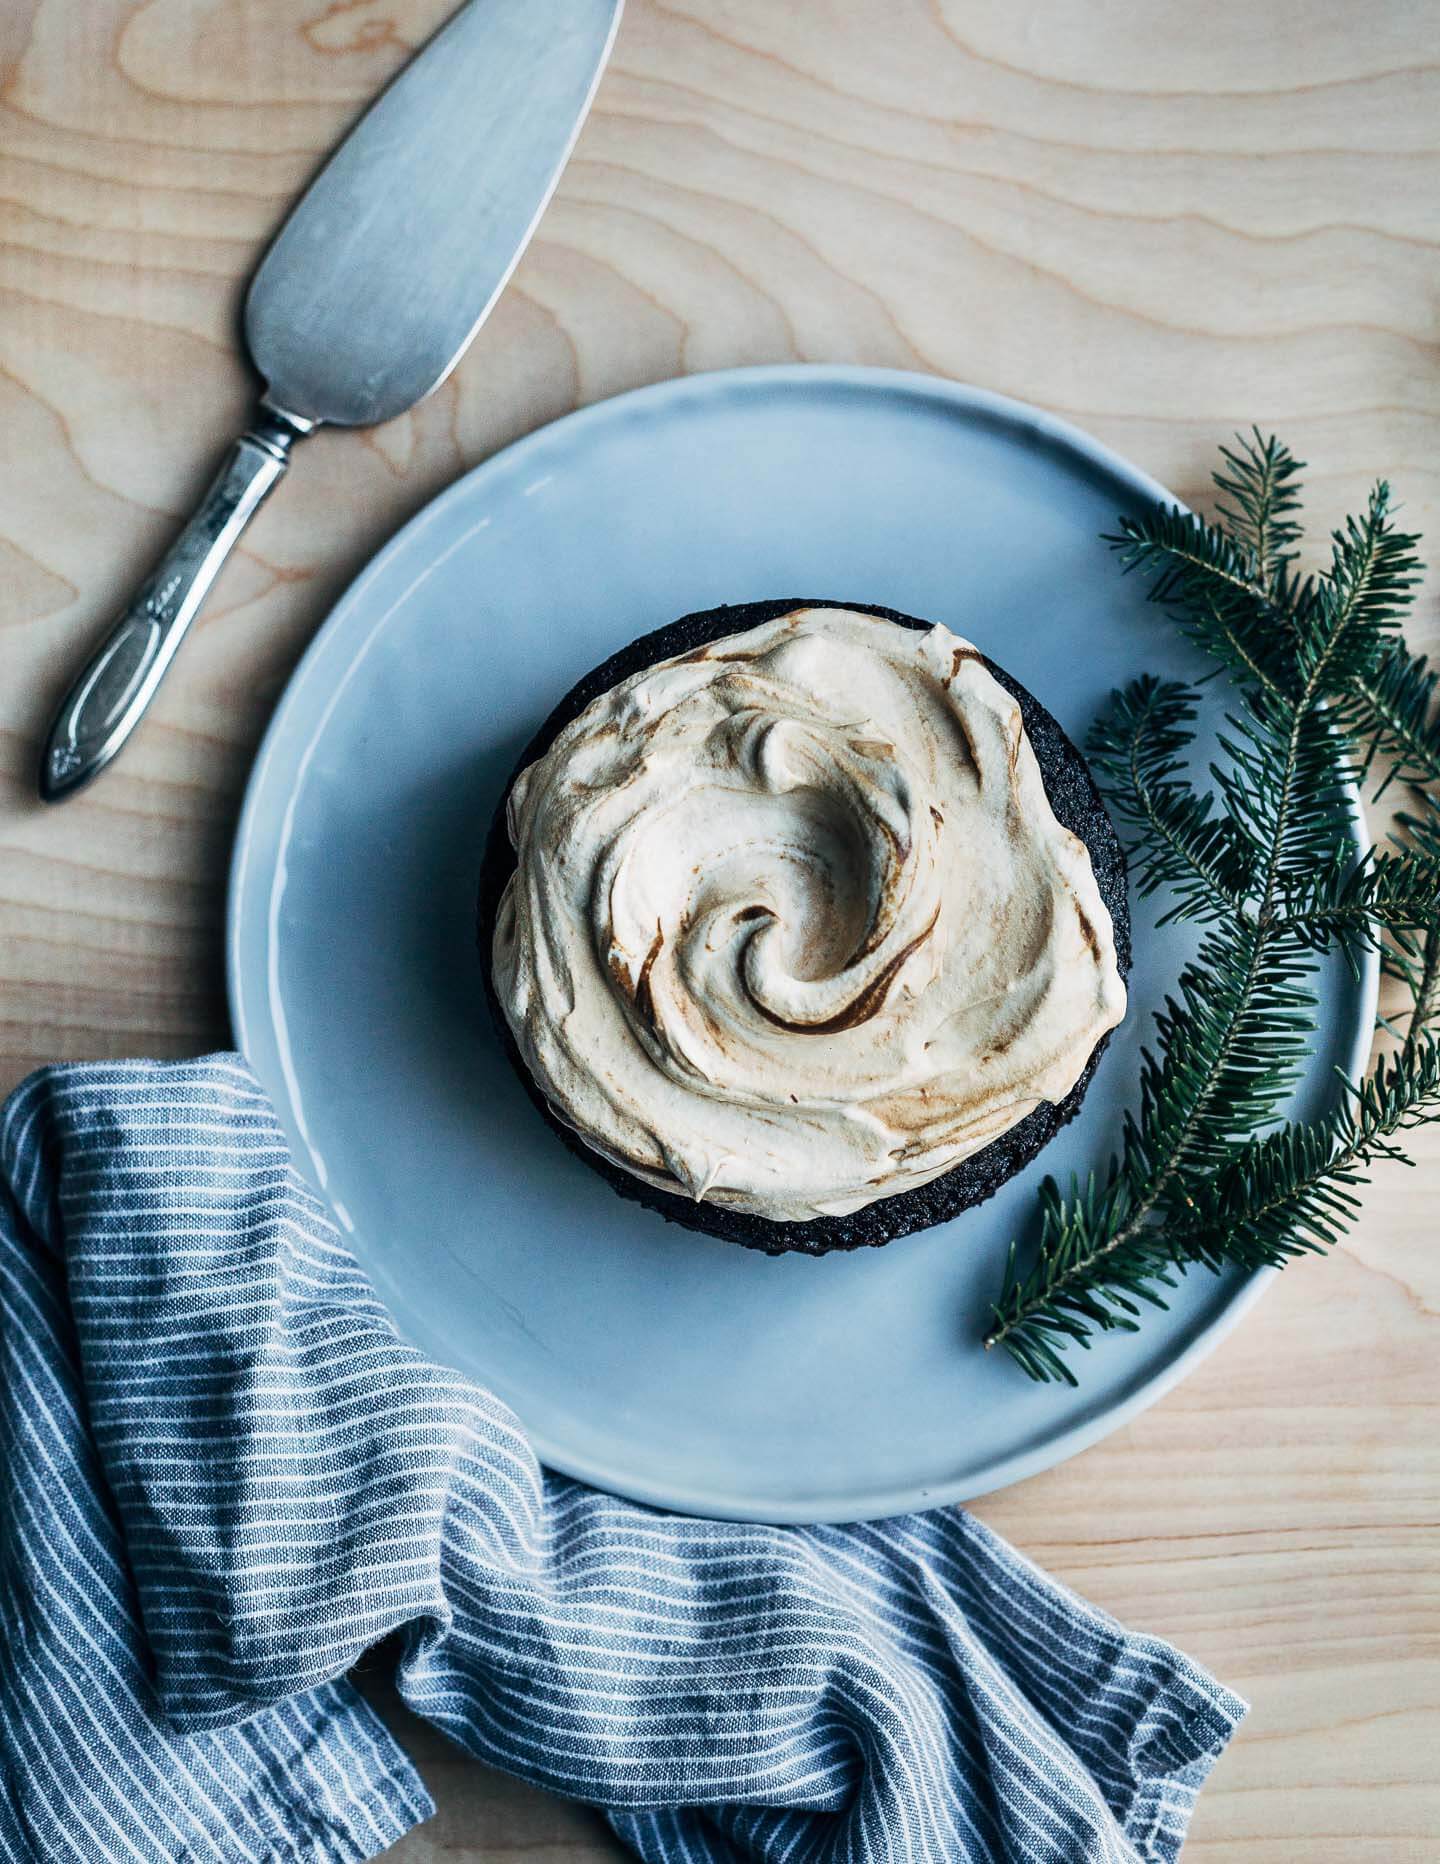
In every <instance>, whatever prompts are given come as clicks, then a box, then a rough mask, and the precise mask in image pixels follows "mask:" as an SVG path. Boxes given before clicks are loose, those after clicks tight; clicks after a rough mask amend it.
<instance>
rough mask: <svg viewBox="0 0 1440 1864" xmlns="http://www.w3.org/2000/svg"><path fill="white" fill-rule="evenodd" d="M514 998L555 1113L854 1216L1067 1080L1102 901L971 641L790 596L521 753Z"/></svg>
mask: <svg viewBox="0 0 1440 1864" xmlns="http://www.w3.org/2000/svg"><path fill="white" fill-rule="evenodd" d="M508 824H509V830H510V836H511V840H512V842H513V843H514V847H515V853H516V869H515V872H514V874H513V876H512V877H511V880H510V882H509V884H508V886H507V888H506V891H505V895H504V898H503V899H502V901H501V905H500V910H499V913H498V915H497V919H496V928H495V940H494V953H493V970H494V982H495V989H496V994H497V996H498V998H499V1001H500V1004H501V1006H502V1008H503V1010H504V1013H505V1016H506V1019H507V1021H508V1023H509V1025H510V1028H511V1030H512V1032H513V1034H514V1036H515V1040H516V1043H517V1045H518V1047H519V1049H520V1052H521V1055H522V1057H523V1059H524V1061H525V1063H526V1065H527V1066H528V1067H529V1069H530V1070H531V1073H532V1074H533V1076H534V1078H535V1080H536V1082H537V1083H538V1084H539V1086H540V1088H541V1090H542V1091H543V1093H544V1094H545V1096H546V1099H547V1100H548V1102H549V1104H550V1105H551V1107H552V1108H553V1109H554V1110H555V1112H556V1114H557V1115H558V1116H559V1117H560V1118H561V1119H562V1120H564V1121H565V1122H566V1123H567V1124H568V1125H569V1126H571V1127H572V1128H573V1129H574V1130H575V1131H576V1132H577V1133H578V1134H579V1135H580V1137H581V1138H582V1139H584V1140H585V1141H586V1143H587V1144H588V1145H590V1146H591V1147H593V1148H594V1150H595V1151H596V1152H598V1153H600V1154H601V1155H602V1156H603V1157H605V1158H607V1159H609V1160H611V1161H613V1162H614V1163H615V1164H617V1165H620V1166H623V1167H624V1168H625V1169H626V1170H627V1171H630V1172H632V1173H633V1174H634V1175H635V1176H636V1177H638V1178H641V1179H643V1180H644V1181H645V1182H646V1183H648V1184H651V1185H653V1186H655V1187H656V1188H657V1189H661V1190H666V1191H671V1192H679V1193H682V1194H685V1195H688V1196H690V1197H693V1198H696V1199H701V1198H704V1199H708V1200H712V1201H713V1202H714V1203H716V1204H719V1205H725V1206H729V1207H731V1208H734V1209H737V1210H743V1211H747V1212H750V1213H753V1214H755V1215H757V1216H761V1217H766V1218H769V1219H771V1220H773V1221H776V1222H781V1223H784V1222H801V1221H804V1220H806V1219H809V1218H812V1217H817V1216H841V1215H844V1214H846V1213H847V1212H850V1211H853V1210H858V1209H860V1208H861V1207H862V1206H864V1205H866V1204H869V1203H872V1202H874V1201H875V1200H876V1199H879V1198H884V1197H890V1196H893V1195H895V1194H896V1193H897V1192H900V1191H905V1190H910V1189H912V1188H913V1187H915V1186H917V1185H921V1184H925V1183H926V1182H928V1181H929V1180H930V1179H932V1178H936V1177H938V1176H939V1175H940V1174H941V1173H942V1172H946V1171H948V1170H950V1169H951V1167H953V1166H955V1165H957V1164H959V1163H960V1161H961V1160H963V1159H965V1158H968V1157H969V1156H970V1155H971V1154H972V1153H975V1152H977V1151H979V1150H980V1148H981V1147H983V1146H985V1145H987V1144H988V1143H989V1142H990V1141H991V1140H993V1139H995V1138H996V1137H997V1136H998V1135H999V1134H1001V1133H1003V1132H1004V1131H1006V1130H1007V1129H1008V1128H1009V1127H1011V1126H1013V1125H1015V1124H1016V1123H1017V1122H1018V1121H1019V1120H1021V1119H1023V1118H1024V1117H1025V1115H1026V1114H1027V1113H1029V1112H1030V1111H1031V1110H1032V1109H1033V1108H1034V1107H1036V1106H1037V1105H1038V1104H1039V1103H1040V1102H1042V1101H1051V1102H1054V1101H1059V1100H1061V1099H1063V1098H1064V1096H1065V1095H1066V1094H1067V1093H1068V1092H1069V1091H1070V1089H1071V1088H1072V1087H1073V1086H1074V1085H1075V1083H1076V1082H1077V1080H1078V1079H1079V1078H1080V1075H1081V1074H1082V1072H1083V1070H1084V1068H1085V1064H1086V1062H1087V1061H1088V1059H1089V1057H1090V1054H1091V1052H1092V1051H1093V1049H1094V1048H1095V1045H1096V1044H1097V1043H1098V1042H1099V1041H1100V1039H1101V1037H1102V1036H1103V1035H1104V1034H1105V1033H1106V1032H1107V1031H1108V1030H1110V1029H1112V1028H1114V1027H1115V1025H1116V1024H1117V1023H1118V1022H1119V1021H1120V1020H1121V1018H1122V1016H1123V1015H1124V1012H1125V987H1124V984H1123V982H1122V980H1121V977H1120V972H1119V969H1118V966H1117V963H1116V955H1115V945H1114V938H1113V931H1112V927H1111V921H1110V915H1109V913H1108V911H1107V910H1106V907H1105V904H1104V901H1103V900H1102V899H1101V897H1100V893H1099V890H1098V888H1097V886H1096V882H1095V877H1094V874H1093V872H1092V870H1091V866H1090V857H1089V854H1088V852H1087V850H1086V848H1085V845H1084V843H1083V842H1081V841H1080V840H1079V839H1078V838H1077V837H1076V836H1075V835H1073V834H1071V833H1070V832H1069V831H1068V830H1067V829H1065V828H1063V827H1062V826H1061V825H1060V823H1058V822H1057V821H1056V819H1055V816H1054V813H1053V811H1052V809H1051V807H1050V802H1049V799H1048V797H1047V796H1046V793H1045V786H1044V782H1043V780H1042V777H1041V773H1040V767H1039V764H1038V763H1037V761H1036V758H1035V755H1034V752H1033V750H1032V749H1031V747H1030V743H1029V740H1028V739H1027V738H1026V736H1025V732H1024V729H1023V725H1022V721H1021V714H1020V708H1019V706H1018V704H1017V703H1016V701H1015V700H1014V699H1013V698H1012V697H1011V695H1010V694H1009V693H1008V692H1006V690H1005V689H1004V688H1003V687H1002V686H1001V685H1000V684H999V683H998V681H996V680H995V679H994V678H993V676H992V675H991V674H990V672H989V671H988V669H987V668H986V666H985V664H984V661H983V659H982V658H981V656H980V654H979V653H978V651H977V650H976V649H975V648H974V647H972V646H971V645H970V644H969V643H968V642H966V641H964V640H961V639H960V638H959V637H958V636H956V635H954V634H952V633H950V632H949V631H948V630H947V629H945V628H943V627H938V626H937V627H934V628H932V629H930V630H929V632H928V633H920V632H916V631H913V630H910V629H906V628H902V627H900V626H898V625H896V624H895V623H893V622H889V621H885V620H880V619H877V618H875V617H873V616H869V615H864V614H858V613H855V612H853V611H850V610H845V609H833V608H825V609H798V610H796V611H794V612H793V613H791V614H789V615H786V616H782V617H781V618H779V619H778V620H775V621H770V622H766V623H764V624H762V625H761V626H759V627H756V628H752V629H750V630H749V631H748V632H746V633H743V634H736V635H731V636H728V637H726V638H724V639H722V640H718V641H715V642H713V643H712V644H711V645H709V646H708V647H705V648H702V649H697V650H695V651H694V652H691V653H688V654H683V655H680V656H678V657H677V658H675V659H672V660H666V661H662V662H660V663H659V664H658V665H656V666H653V667H650V668H648V669H646V670H645V671H643V672H641V673H638V674H636V675H634V676H632V677H631V678H629V679H626V680H624V681H622V682H621V683H620V684H619V685H617V686H615V687H613V688H612V689H611V690H610V691H609V692H607V693H605V694H603V695H602V696H601V697H600V698H598V699H596V700H595V701H593V702H592V703H591V704H590V705H589V706H588V707H587V708H586V709H585V711H584V712H582V713H581V714H580V716H579V717H578V718H576V719H575V720H573V721H572V723H571V724H569V725H568V726H566V727H565V729H564V730H563V731H561V732H560V733H559V735H558V736H557V737H556V739H555V740H554V742H553V743H552V744H551V746H550V748H549V749H548V750H547V751H546V752H545V753H544V755H543V756H542V757H540V758H539V759H537V760H536V762H534V763H533V764H531V765H529V766H528V767H527V768H526V769H525V770H524V771H523V772H522V773H521V775H520V776H519V778H518V779H517V780H516V782H515V784H514V786H513V788H512V790H511V794H510V797H509V802H508Z"/></svg>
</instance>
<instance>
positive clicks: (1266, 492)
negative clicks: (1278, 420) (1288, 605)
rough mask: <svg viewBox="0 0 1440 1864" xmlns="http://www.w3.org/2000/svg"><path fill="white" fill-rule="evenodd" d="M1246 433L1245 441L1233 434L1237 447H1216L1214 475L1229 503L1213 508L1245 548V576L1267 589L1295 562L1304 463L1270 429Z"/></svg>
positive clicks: (1298, 536) (1271, 589)
mask: <svg viewBox="0 0 1440 1864" xmlns="http://www.w3.org/2000/svg"><path fill="white" fill-rule="evenodd" d="M1250 432H1251V438H1250V439H1249V440H1247V439H1246V438H1245V436H1244V435H1243V434H1237V436H1236V447H1238V448H1239V451H1238V452H1237V451H1236V450H1235V448H1232V447H1221V449H1220V456H1221V458H1222V459H1223V460H1224V461H1225V466H1224V467H1222V468H1220V470H1219V471H1217V472H1216V473H1215V474H1214V480H1215V485H1216V487H1217V488H1218V490H1219V491H1220V492H1221V493H1222V494H1223V497H1224V499H1226V500H1228V501H1229V502H1228V503H1223V502H1222V503H1221V504H1219V505H1218V506H1217V507H1216V510H1217V513H1218V516H1219V517H1220V519H1221V521H1222V523H1223V524H1224V525H1225V527H1226V529H1227V530H1228V532H1229V534H1230V536H1231V537H1232V538H1234V539H1235V541H1236V542H1237V543H1238V544H1240V545H1241V546H1242V547H1243V548H1244V549H1246V550H1248V552H1249V559H1250V560H1249V576H1250V580H1251V581H1252V582H1253V583H1255V584H1257V585H1258V586H1259V587H1260V588H1261V589H1263V590H1265V591H1266V592H1267V593H1272V592H1273V590H1274V587H1275V582H1276V578H1277V577H1278V576H1280V575H1283V574H1284V573H1286V572H1287V571H1288V569H1289V566H1290V565H1291V564H1292V563H1293V562H1294V561H1295V550H1294V546H1295V545H1296V544H1297V543H1298V542H1299V541H1300V534H1301V530H1300V525H1299V523H1298V521H1297V520H1296V518H1295V516H1294V514H1295V513H1296V512H1297V511H1298V510H1299V509H1300V492H1301V486H1300V474H1301V473H1302V472H1303V471H1304V470H1305V462H1304V461H1303V460H1297V459H1296V458H1295V457H1294V455H1293V454H1292V453H1291V452H1290V450H1289V448H1288V447H1285V446H1282V445H1281V443H1280V442H1279V441H1278V440H1277V439H1276V438H1275V437H1274V435H1273V434H1272V435H1268V436H1266V435H1262V434H1261V432H1260V430H1259V428H1258V427H1254V428H1252V429H1251V430H1250ZM1227 469H1228V470H1227Z"/></svg>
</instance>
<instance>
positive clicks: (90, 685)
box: [40, 409, 305, 803]
mask: <svg viewBox="0 0 1440 1864" xmlns="http://www.w3.org/2000/svg"><path fill="white" fill-rule="evenodd" d="M303 431H305V430H304V429H302V428H301V427H300V426H299V425H298V424H295V423H292V422H290V421H288V420H283V419H281V418H280V417H279V416H278V415H276V414H273V413H271V412H270V410H268V409H262V411H261V415H260V418H259V419H257V420H256V422H255V424H254V426H252V427H251V428H249V429H248V430H247V431H246V432H245V433H244V434H242V435H241V437H240V438H239V439H238V440H237V441H236V442H235V444H234V446H233V447H232V448H231V449H230V453H229V455H228V457H227V458H226V460H225V463H224V465H223V466H222V467H221V468H220V471H219V472H218V473H217V474H216V475H215V478H214V480H213V482H212V483H211V486H210V489H209V491H208V492H207V493H206V494H205V496H204V498H203V499H202V500H201V502H200V508H199V510H198V511H197V512H196V513H195V516H194V517H193V518H192V519H191V520H190V522H189V523H188V524H187V525H186V526H185V528H184V530H183V531H181V533H180V535H179V536H178V537H177V538H176V539H175V542H174V543H173V544H172V545H171V546H170V548H169V550H168V551H167V552H166V553H165V555H164V556H163V557H162V558H161V560H160V562H159V564H158V565H157V567H156V568H155V570H154V571H153V572H152V573H151V575H150V576H149V577H148V578H147V579H146V581H145V582H144V583H142V584H141V586H140V588H139V590H138V591H137V593H136V595H135V599H134V600H133V601H132V602H131V604H130V606H129V607H128V608H127V609H126V610H125V613H124V614H123V615H122V616H121V617H120V619H119V621H118V622H117V623H116V624H115V626H114V627H113V628H112V629H111V631H110V633H109V634H108V635H107V636H106V638H105V640H104V641H103V642H102V643H101V645H100V647H99V648H98V649H97V650H96V652H95V653H94V654H93V655H92V656H91V658H90V660H89V661H88V662H87V663H86V666H85V668H84V670H83V671H82V672H81V674H80V676H79V677H78V679H77V680H76V681H75V684H74V685H73V686H72V687H71V688H70V690H69V692H68V693H67V694H66V695H65V699H64V702H63V704H62V705H61V707H60V710H59V711H58V712H57V713H56V715H55V722H54V724H53V725H52V726H51V727H50V733H49V736H48V737H47V738H46V740H45V750H44V754H43V756H42V757H41V760H40V794H41V797H42V798H43V799H44V800H45V801H46V802H47V803H57V802H62V801H63V800H64V799H65V798H66V797H67V796H73V795H74V794H75V792H76V790H78V789H82V788H83V787H84V785H85V784H87V783H89V782H90V781H91V779H92V778H94V777H97V776H99V774H100V772H101V771H102V770H103V769H104V768H105V766H106V765H107V764H108V763H109V762H110V760H111V758H112V757H114V756H115V754H116V752H117V751H119V749H120V748H121V746H122V745H123V744H124V743H125V741H126V739H127V738H128V737H129V736H130V734H131V732H132V731H134V729H135V727H136V726H137V725H138V724H139V723H140V720H141V718H142V717H143V716H144V714H145V709H146V707H147V706H148V705H149V704H150V701H151V700H152V699H153V698H154V697H155V694H156V692H157V690H158V689H159V686H160V682H161V680H162V679H164V677H165V671H166V669H167V668H168V666H169V665H170V662H171V661H172V660H173V659H174V658H175V651H176V649H177V648H178V647H179V645H180V643H181V641H182V640H183V639H184V637H185V630H186V629H187V628H188V627H189V626H190V623H191V622H192V621H193V620H194V619H195V615H196V613H197V611H198V610H199V607H200V604H201V603H202V602H203V601H204V600H205V597H206V595H207V594H208V592H209V589H210V585H211V583H213V582H214V580H215V578H216V576H217V575H218V574H219V571H220V566H221V565H222V564H223V563H224V561H225V559H226V557H227V556H229V554H230V551H231V548H232V546H233V545H234V543H235V541H236V539H237V538H238V537H239V535H240V533H241V532H242V531H243V530H244V528H245V526H246V525H247V524H248V523H249V521H250V518H251V517H252V515H253V514H254V513H255V511H256V510H258V508H259V506H260V504H261V502H262V500H263V499H264V498H265V495H266V493H267V492H269V490H270V488H271V487H272V486H273V485H274V484H275V483H276V481H277V480H278V479H279V478H280V477H281V475H282V474H283V473H284V471H285V468H286V466H287V465H288V463H289V453H290V447H291V443H292V442H293V441H294V440H295V439H297V438H298V436H299V435H300V434H301V433H302V432H303Z"/></svg>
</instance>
